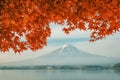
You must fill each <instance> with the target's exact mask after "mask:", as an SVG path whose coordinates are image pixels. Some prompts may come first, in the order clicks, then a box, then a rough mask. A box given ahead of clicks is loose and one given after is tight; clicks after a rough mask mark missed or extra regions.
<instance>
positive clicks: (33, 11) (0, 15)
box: [0, 0, 120, 52]
mask: <svg viewBox="0 0 120 80" xmlns="http://www.w3.org/2000/svg"><path fill="white" fill-rule="evenodd" d="M50 23H57V24H60V25H64V24H67V26H68V27H67V28H66V27H65V28H63V31H64V32H65V33H66V34H69V33H70V32H71V31H73V30H75V29H79V30H84V31H88V30H89V31H91V36H90V37H91V40H90V41H91V42H93V41H96V40H99V39H102V38H104V37H106V36H108V35H111V34H113V33H115V32H117V31H119V30H120V0H0V51H2V52H5V51H9V49H13V50H14V52H22V51H24V50H27V49H30V50H33V51H34V50H38V49H41V48H43V47H44V46H46V44H47V43H46V40H47V38H48V37H50V34H51V29H50V27H49V24H50Z"/></svg>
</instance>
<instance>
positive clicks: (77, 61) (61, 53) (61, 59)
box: [4, 44, 120, 66]
mask: <svg viewBox="0 0 120 80" xmlns="http://www.w3.org/2000/svg"><path fill="white" fill-rule="evenodd" d="M118 62H120V59H118V58H110V57H105V56H100V55H93V54H90V53H87V52H84V51H82V50H79V49H78V48H76V47H75V46H73V45H70V44H69V45H64V46H62V47H61V48H58V49H56V50H54V51H52V52H51V53H49V54H45V55H43V56H40V57H37V58H34V59H29V60H24V61H19V62H12V63H7V64H4V65H5V66H39V65H111V64H115V63H118Z"/></svg>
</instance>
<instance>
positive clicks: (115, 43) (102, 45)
mask: <svg viewBox="0 0 120 80" xmlns="http://www.w3.org/2000/svg"><path fill="white" fill-rule="evenodd" d="M50 26H51V28H52V34H51V37H50V38H48V40H47V42H48V45H47V47H45V48H44V49H42V50H39V51H36V52H32V51H25V52H23V53H22V54H21V55H19V54H14V53H13V51H9V52H7V53H2V54H0V62H10V61H18V60H24V59H29V58H34V57H37V56H40V55H42V54H47V53H49V52H51V51H53V50H55V49H57V48H59V47H61V46H63V45H65V44H72V45H74V46H76V47H77V48H79V49H80V50H83V51H86V52H89V53H91V54H97V55H104V56H109V57H119V58H120V49H119V48H120V33H116V34H114V35H112V36H109V37H107V38H106V39H103V40H99V41H96V42H94V43H89V35H90V32H84V31H79V30H76V31H73V32H71V34H70V35H66V34H64V33H63V32H62V26H60V25H53V24H51V25H50Z"/></svg>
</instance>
